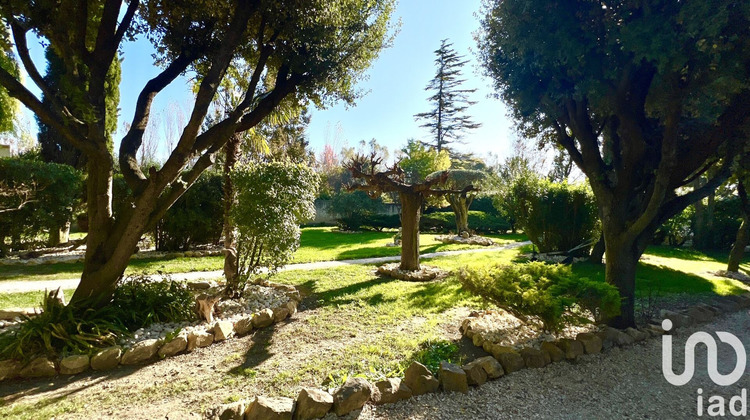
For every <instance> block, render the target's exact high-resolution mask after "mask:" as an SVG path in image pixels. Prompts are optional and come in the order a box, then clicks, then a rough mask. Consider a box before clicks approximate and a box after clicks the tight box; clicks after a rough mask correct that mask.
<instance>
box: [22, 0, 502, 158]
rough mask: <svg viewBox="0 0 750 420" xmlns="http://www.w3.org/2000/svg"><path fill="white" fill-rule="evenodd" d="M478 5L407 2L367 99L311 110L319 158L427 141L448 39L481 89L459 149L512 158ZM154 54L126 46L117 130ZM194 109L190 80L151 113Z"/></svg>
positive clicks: (465, 0) (35, 51)
mask: <svg viewBox="0 0 750 420" xmlns="http://www.w3.org/2000/svg"><path fill="white" fill-rule="evenodd" d="M480 5H481V0H460V1H456V0H401V1H400V2H399V5H398V7H397V9H396V11H395V16H394V21H396V20H398V19H400V21H401V26H400V31H399V32H398V34H397V35H396V38H395V39H394V41H393V46H392V47H391V48H389V49H386V50H384V51H383V52H382V53H381V55H380V57H379V58H378V60H377V61H376V62H374V63H373V65H372V67H371V68H370V70H369V71H368V76H369V77H368V80H366V81H363V82H362V83H360V85H359V86H358V88H360V89H362V90H363V91H365V92H366V95H365V96H364V97H362V98H361V99H359V100H358V101H357V104H356V105H355V106H353V107H347V106H345V105H343V104H339V105H336V106H333V107H331V108H329V109H325V110H312V112H311V114H312V121H311V123H310V126H309V129H308V133H307V136H308V139H309V141H310V145H311V148H312V149H313V150H315V151H316V152H319V151H320V150H322V149H323V146H324V145H325V144H326V143H330V144H332V145H334V146H335V147H336V148H337V149H338V148H340V147H341V146H345V145H349V146H354V145H356V144H357V143H358V142H359V141H360V140H370V139H372V138H375V139H377V141H378V142H379V143H380V144H383V145H385V146H387V147H388V148H389V149H391V150H397V149H399V148H401V147H402V146H403V145H404V144H406V141H407V139H409V138H417V139H428V138H429V137H430V136H429V133H428V132H427V130H426V129H424V128H420V127H419V123H418V122H416V121H415V120H414V117H413V115H414V114H416V113H419V112H425V111H428V110H429V108H430V104H429V102H428V101H427V97H428V96H429V93H428V92H426V91H425V90H424V88H425V86H426V85H427V83H428V82H429V80H430V79H431V78H432V77H433V76H434V74H435V66H434V63H433V61H434V59H435V55H434V53H433V51H434V50H435V49H437V48H438V47H439V46H440V41H441V40H442V39H444V38H448V39H449V40H450V41H451V42H452V43H453V44H454V49H455V50H456V51H457V52H458V53H459V54H462V55H465V56H466V59H468V60H469V63H467V64H466V66H465V67H464V70H463V72H464V78H465V79H467V81H466V83H465V85H464V86H465V87H466V88H469V89H473V88H476V89H477V92H475V93H474V94H473V96H472V99H473V100H475V101H477V104H476V105H474V106H473V107H471V108H470V109H469V113H470V114H471V115H472V117H473V118H474V120H475V121H477V122H479V123H481V124H482V127H481V128H479V129H477V130H474V131H472V132H471V133H469V134H468V135H467V136H466V138H465V141H466V145H465V146H463V147H460V148H461V149H463V150H464V151H472V152H474V153H476V154H478V155H480V156H487V155H488V154H489V153H493V154H495V155H498V156H500V157H505V156H508V155H509V154H510V152H511V147H512V146H511V145H512V139H513V137H514V134H513V131H512V128H511V125H512V123H511V121H510V120H509V119H508V118H507V116H506V114H507V111H506V108H505V106H504V105H503V104H502V102H500V101H499V100H497V99H493V98H490V97H489V95H491V94H492V88H491V82H490V81H489V80H488V79H485V78H483V77H482V76H480V75H479V69H478V66H477V61H476V58H475V56H474V53H473V52H472V51H471V49H475V46H474V40H473V38H472V33H473V32H474V31H476V29H477V28H478V25H479V23H478V20H477V18H476V17H475V16H474V14H475V12H477V11H478V10H479V8H480ZM29 41H30V47H31V50H32V55H33V57H34V61H35V62H36V63H37V65H38V66H39V68H40V70H41V71H44V59H43V50H42V47H41V46H40V45H38V43H36V42H31V41H32V40H29ZM152 52H153V48H152V46H151V44H150V43H149V42H148V41H146V40H138V41H136V42H132V43H128V44H125V46H124V61H123V63H122V83H121V86H120V95H121V96H120V97H121V99H120V109H121V111H120V118H119V127H122V124H123V122H124V121H129V120H130V119H131V118H132V115H133V108H134V105H135V101H136V99H137V95H138V93H139V92H140V90H141V89H142V87H143V86H144V84H145V83H146V82H147V81H148V80H149V79H150V78H152V77H153V76H155V75H156V74H157V73H158V71H159V70H158V68H156V67H154V66H153V64H152V58H151V54H152ZM27 80H28V79H27ZM27 85H31V83H27ZM37 92H38V91H37ZM191 103H192V95H191V91H190V81H189V80H188V79H187V78H186V77H184V78H180V79H178V80H177V81H175V82H174V83H173V84H172V85H170V86H169V87H167V88H166V89H165V90H164V91H162V92H161V93H160V94H159V95H158V96H157V97H156V100H155V101H154V106H153V112H154V113H156V114H162V120H163V119H166V118H169V115H166V114H169V113H172V114H173V113H174V109H175V108H176V107H179V108H181V109H182V110H183V112H184V113H185V114H187V113H188V111H189V109H190V105H191ZM34 128H35V127H34ZM156 131H157V137H163V135H162V132H163V127H160V128H157V130H156ZM118 140H119V139H118ZM165 153H166V147H165V146H164V145H162V146H161V149H160V154H165Z"/></svg>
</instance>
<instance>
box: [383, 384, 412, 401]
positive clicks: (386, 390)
mask: <svg viewBox="0 0 750 420" xmlns="http://www.w3.org/2000/svg"><path fill="white" fill-rule="evenodd" d="M375 388H377V389H378V398H377V400H376V401H375V404H392V403H395V402H398V401H401V400H406V399H409V398H411V396H412V392H411V388H409V387H408V386H406V384H405V383H404V382H403V381H402V380H401V378H388V379H386V380H384V381H379V382H377V383H375Z"/></svg>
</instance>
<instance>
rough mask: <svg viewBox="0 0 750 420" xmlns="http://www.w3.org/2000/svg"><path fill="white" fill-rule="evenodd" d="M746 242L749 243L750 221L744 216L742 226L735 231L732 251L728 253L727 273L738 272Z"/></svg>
mask: <svg viewBox="0 0 750 420" xmlns="http://www.w3.org/2000/svg"><path fill="white" fill-rule="evenodd" d="M748 242H750V220H749V218H748V217H747V216H746V217H744V218H743V219H742V224H741V225H740V228H739V230H738V231H737V239H735V241H734V245H733V246H732V251H731V252H730V253H729V264H727V271H740V263H741V262H742V257H743V256H744V255H745V247H746V246H747V244H748Z"/></svg>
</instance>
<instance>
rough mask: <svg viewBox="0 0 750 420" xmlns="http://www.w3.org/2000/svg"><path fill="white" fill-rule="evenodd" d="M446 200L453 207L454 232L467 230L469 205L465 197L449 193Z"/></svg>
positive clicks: (458, 232)
mask: <svg viewBox="0 0 750 420" xmlns="http://www.w3.org/2000/svg"><path fill="white" fill-rule="evenodd" d="M447 199H448V202H449V203H450V205H451V209H453V215H454V216H455V218H456V234H458V235H460V234H461V232H468V231H469V205H468V203H467V201H468V200H467V199H466V198H463V197H460V196H459V197H453V196H451V195H449V196H448V197H447Z"/></svg>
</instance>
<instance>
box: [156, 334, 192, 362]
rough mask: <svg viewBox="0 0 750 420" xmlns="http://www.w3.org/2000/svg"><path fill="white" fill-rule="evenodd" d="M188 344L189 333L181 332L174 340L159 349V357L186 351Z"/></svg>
mask: <svg viewBox="0 0 750 420" xmlns="http://www.w3.org/2000/svg"><path fill="white" fill-rule="evenodd" d="M187 345H188V338H187V334H179V335H177V336H176V337H175V338H173V339H172V341H170V342H168V343H166V344H164V345H163V346H161V348H160V349H159V352H158V354H159V357H171V356H174V355H175V354H177V353H179V352H181V351H185V349H187Z"/></svg>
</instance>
